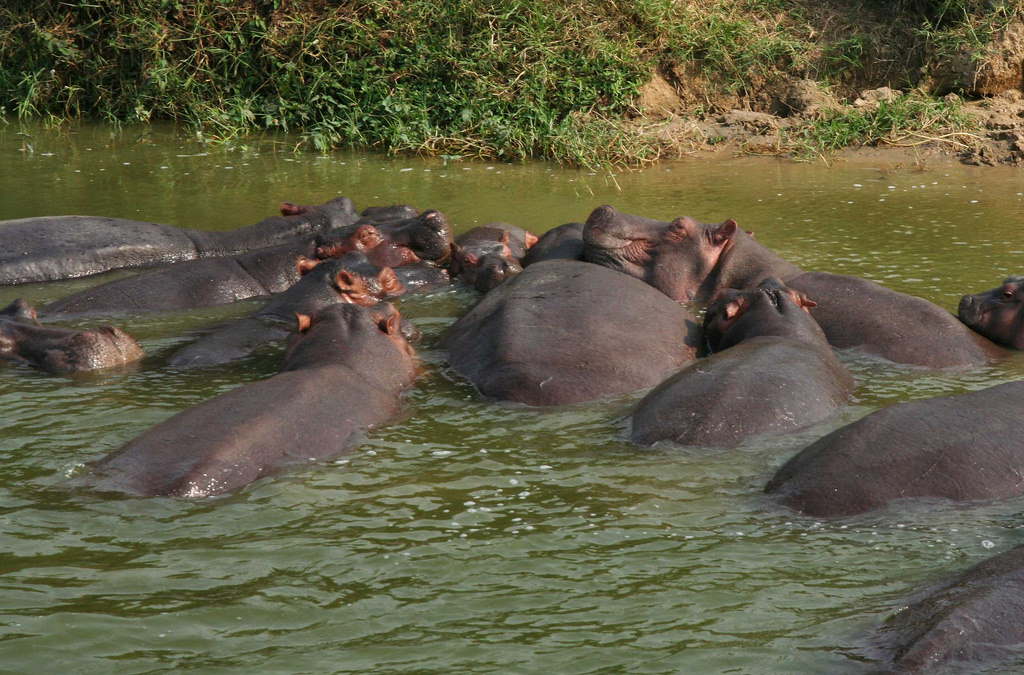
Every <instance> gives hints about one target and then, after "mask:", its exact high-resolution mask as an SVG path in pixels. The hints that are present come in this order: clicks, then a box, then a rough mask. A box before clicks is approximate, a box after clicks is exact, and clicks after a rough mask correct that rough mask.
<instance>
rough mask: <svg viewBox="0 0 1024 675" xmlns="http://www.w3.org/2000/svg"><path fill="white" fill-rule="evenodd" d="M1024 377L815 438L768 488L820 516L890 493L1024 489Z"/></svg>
mask: <svg viewBox="0 0 1024 675" xmlns="http://www.w3.org/2000/svg"><path fill="white" fill-rule="evenodd" d="M1021 439H1024V380H1019V381H1016V382H1009V383H1006V384H1001V385H997V386H994V387H989V388H988V389H982V390H981V391H976V392H971V393H968V394H960V395H958V396H943V397H939V398H932V399H925V400H921V401H911V402H909V403H899V404H896V405H892V406H889V407H888V408H882V409H881V410H876V411H875V412H873V413H871V414H870V415H868V416H867V417H864V418H863V419H860V420H858V421H856V422H854V423H852V424H848V425H846V426H844V427H842V428H840V429H837V430H835V431H833V432H832V433H830V434H828V435H826V436H824V437H822V438H820V439H818V440H817V441H815V442H814V443H812V444H811V445H809V446H807V447H806V448H804V449H803V450H801V451H800V452H799V453H798V454H797V455H796V456H795V457H793V458H792V459H790V460H789V461H788V462H786V464H785V465H783V466H782V468H780V469H779V470H778V472H776V474H775V476H774V477H773V478H772V479H771V481H769V482H768V485H767V486H766V487H765V492H767V493H768V494H771V495H774V496H775V498H776V499H777V500H778V501H779V502H780V503H782V504H783V505H785V506H787V507H789V508H791V509H793V510H795V511H798V512H800V513H804V514H807V515H809V516H815V517H841V516H850V515H854V514H858V513H865V512H868V511H873V510H876V509H881V508H884V507H885V506H886V505H888V504H889V503H890V502H892V501H893V500H897V499H908V498H912V497H931V498H935V499H945V500H950V501H955V502H960V501H973V500H991V499H1005V498H1008V497H1016V496H1018V495H1020V494H1022V493H1024V443H1022V441H1021Z"/></svg>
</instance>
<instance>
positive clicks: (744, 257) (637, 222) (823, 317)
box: [583, 206, 1003, 368]
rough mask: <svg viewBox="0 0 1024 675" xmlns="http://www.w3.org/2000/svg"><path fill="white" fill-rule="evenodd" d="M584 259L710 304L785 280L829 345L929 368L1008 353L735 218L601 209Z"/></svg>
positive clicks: (928, 306)
mask: <svg viewBox="0 0 1024 675" xmlns="http://www.w3.org/2000/svg"><path fill="white" fill-rule="evenodd" d="M583 238H584V257H585V258H586V259H587V260H589V261H591V262H596V263H599V264H602V265H607V266H609V267H611V268H613V269H617V270H619V271H621V272H625V273H626V274H629V275H631V276H634V277H637V278H638V279H643V280H644V281H646V282H648V283H649V284H651V285H652V286H654V287H655V288H657V289H659V290H661V291H663V292H664V293H666V294H667V295H668V296H669V297H671V298H672V299H673V300H676V301H678V302H696V303H706V302H708V301H709V300H710V299H711V298H714V297H715V296H716V295H717V294H718V292H719V291H722V290H724V289H727V288H752V287H754V286H755V285H757V284H758V283H759V282H760V281H761V280H763V279H765V278H767V277H771V276H774V277H778V278H779V279H781V280H782V282H783V283H785V284H786V285H787V286H788V287H790V288H792V289H793V290H796V291H800V292H802V293H806V294H807V296H808V297H811V298H813V299H814V301H815V302H816V303H818V306H817V307H815V308H814V309H812V310H811V316H813V317H814V319H815V320H816V321H817V322H818V324H819V325H820V326H821V328H822V330H824V331H825V336H826V337H827V338H828V341H829V344H831V345H832V346H833V347H836V348H839V349H845V348H856V349H858V350H861V351H863V352H865V353H868V354H873V355H875V356H880V357H882V358H885V359H888V360H890V361H894V362H896V363H905V364H909V365H918V366H924V367H928V368H953V367H964V366H973V365H983V364H986V363H990V362H992V361H994V360H995V359H996V358H998V356H999V355H1000V354H1002V351H1003V350H1001V349H1000V348H999V347H998V346H997V345H995V344H993V343H992V342H991V341H989V340H987V339H985V338H983V337H982V336H980V335H978V334H977V333H974V332H973V331H971V330H970V329H968V328H967V327H966V326H964V325H963V324H962V323H961V322H960V321H957V320H956V317H954V316H953V315H951V314H950V313H949V312H947V311H946V310H944V309H942V308H941V307H939V306H937V305H935V304H933V303H930V302H928V301H926V300H922V299H921V298H915V297H913V296H910V295H907V294H905V293H899V292H897V291H893V290H890V289H887V288H884V287H882V286H879V285H878V284H876V283H873V282H871V281H867V280H866V279H859V278H857V277H850V276H842V275H838V274H830V273H827V272H804V271H803V270H801V269H800V268H799V267H797V266H796V265H793V264H792V263H790V262H787V261H786V260H785V259H783V258H782V257H780V256H779V255H777V254H775V253H773V252H772V251H770V250H768V249H767V248H765V247H764V246H762V245H761V244H759V243H758V242H757V241H756V240H755V239H754V238H753V237H752V236H751V235H749V234H748V233H746V232H744V231H743V230H741V229H740V228H739V227H738V226H737V225H736V222H735V221H732V220H727V221H725V222H723V223H717V224H707V223H699V222H697V221H695V220H693V219H691V218H677V219H675V220H674V221H672V222H664V221H659V220H651V219H649V218H642V217H640V216H633V215H629V214H624V213H619V212H617V211H616V210H615V209H613V208H612V207H610V206H602V207H599V208H598V209H596V210H595V211H594V212H593V213H591V214H590V217H589V218H588V219H587V223H586V225H585V227H584V230H583Z"/></svg>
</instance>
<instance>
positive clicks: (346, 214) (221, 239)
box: [0, 197, 357, 285]
mask: <svg viewBox="0 0 1024 675" xmlns="http://www.w3.org/2000/svg"><path fill="white" fill-rule="evenodd" d="M356 220H357V216H356V213H355V208H354V207H353V205H352V200H350V199H349V198H347V197H337V198H335V199H332V200H330V201H328V202H326V203H324V204H320V205H317V206H310V207H306V210H305V211H304V212H303V213H301V214H296V215H285V216H273V217H270V218H267V219H265V220H262V221H260V222H258V223H256V224H255V225H250V226H249V227H243V228H240V229H237V230H228V231H222V232H211V231H205V230H194V229H188V228H179V227H173V226H171V225H161V224H158V223H146V222H139V221H134V220H124V219H122V218H101V217H94V216H47V217H42V218H22V219H20V220H8V221H2V222H0V285H9V284H24V283H30V282H36V281H53V280H57V279H71V278H74V277H83V276H88V275H90V274H99V273H100V272H106V271H109V270H112V269H120V268H127V267H146V266H151V265H158V264H166V263H173V262H179V261H182V260H194V259H196V258H206V257H218V256H229V255H238V254H240V253H245V252H247V251H253V250H256V249H260V248H266V247H269V246H277V245H279V244H284V243H287V242H289V241H291V240H293V239H295V238H297V237H303V236H307V237H308V236H312V235H314V234H316V233H317V232H322V231H326V230H330V229H332V228H337V227H341V226H344V225H350V224H352V223H354V222H355V221H356Z"/></svg>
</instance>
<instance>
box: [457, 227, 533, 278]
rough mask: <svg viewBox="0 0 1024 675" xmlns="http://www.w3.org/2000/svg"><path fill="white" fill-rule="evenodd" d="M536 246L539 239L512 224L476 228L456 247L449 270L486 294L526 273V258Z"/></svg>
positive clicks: (460, 240) (460, 239)
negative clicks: (524, 267) (506, 281)
mask: <svg viewBox="0 0 1024 675" xmlns="http://www.w3.org/2000/svg"><path fill="white" fill-rule="evenodd" d="M535 243H537V236H536V235H534V234H532V233H530V232H527V231H526V230H524V229H522V228H521V227H516V226H515V225H510V224H508V223H501V222H497V223H488V224H486V225H481V226H479V227H474V228H473V229H471V230H469V231H468V232H466V233H465V234H462V235H460V236H459V237H458V239H456V240H455V243H454V244H452V246H451V251H452V258H451V263H450V264H449V270H450V271H451V274H452V276H458V277H460V278H461V279H462V280H463V281H464V282H466V283H467V284H469V285H470V286H472V287H473V288H475V289H476V290H478V291H480V292H481V293H486V292H487V291H489V290H491V289H492V288H494V287H495V286H497V285H498V284H500V283H502V282H504V281H505V280H507V279H510V278H511V277H513V276H515V275H517V274H519V273H520V272H522V271H523V266H522V263H521V261H522V259H523V256H525V255H526V251H527V250H528V249H529V248H530V247H531V246H533V245H534V244H535Z"/></svg>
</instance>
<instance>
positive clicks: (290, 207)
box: [281, 202, 305, 216]
mask: <svg viewBox="0 0 1024 675" xmlns="http://www.w3.org/2000/svg"><path fill="white" fill-rule="evenodd" d="M302 213H305V209H304V208H303V207H301V206H299V205H298V204H293V203H291V202H282V203H281V215H282V216H297V215H299V214H302Z"/></svg>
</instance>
